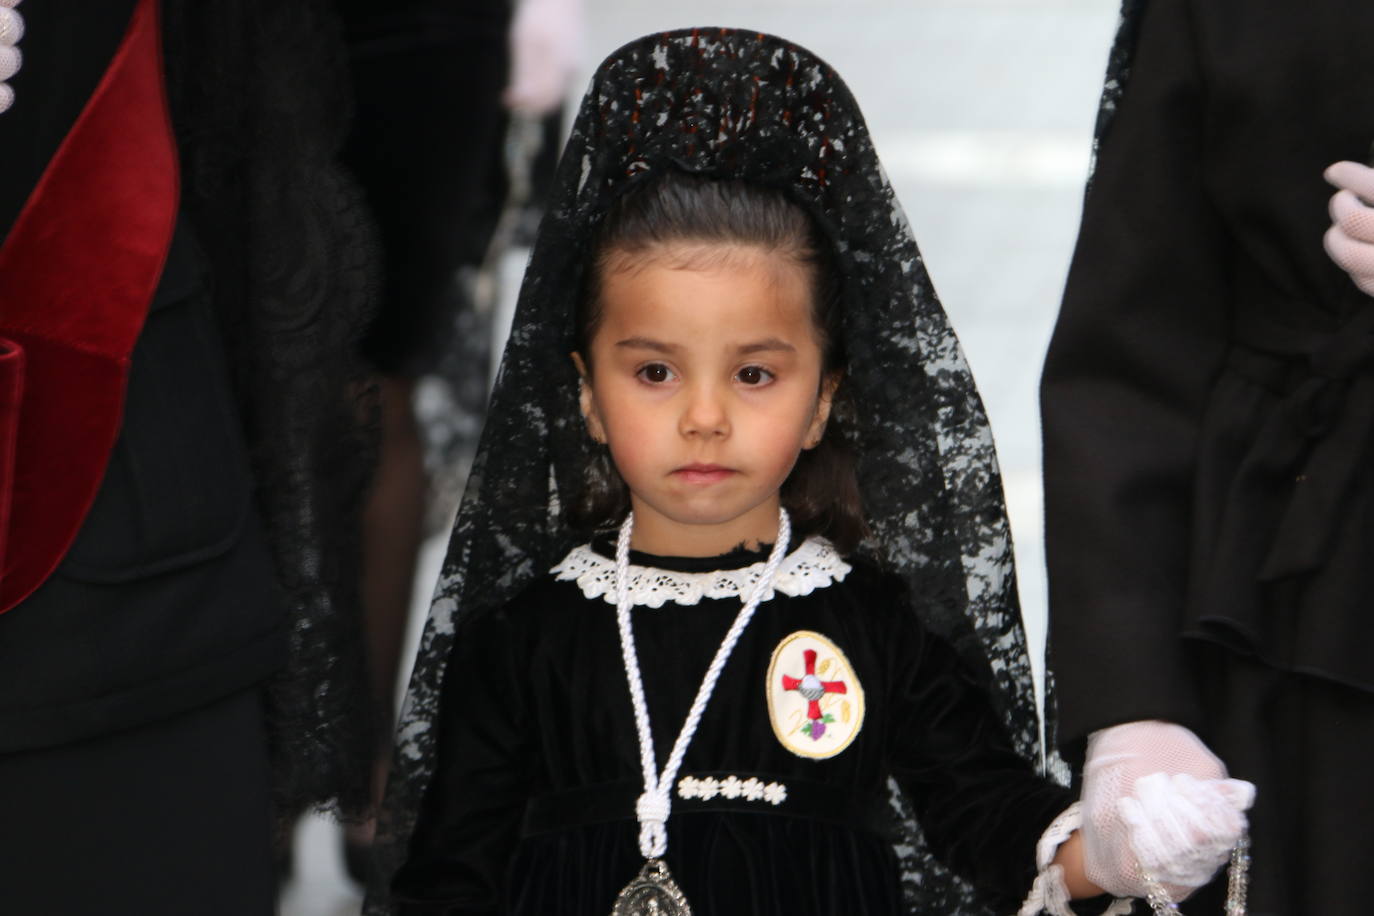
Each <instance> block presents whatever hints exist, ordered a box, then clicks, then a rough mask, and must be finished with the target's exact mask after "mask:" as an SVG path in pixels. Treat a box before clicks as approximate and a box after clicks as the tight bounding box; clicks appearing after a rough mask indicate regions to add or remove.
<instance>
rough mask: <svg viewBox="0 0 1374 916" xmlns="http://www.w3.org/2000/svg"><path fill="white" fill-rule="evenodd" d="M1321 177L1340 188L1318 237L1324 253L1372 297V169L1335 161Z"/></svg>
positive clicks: (1373, 182) (1373, 285) (1352, 163)
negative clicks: (1323, 232)
mask: <svg viewBox="0 0 1374 916" xmlns="http://www.w3.org/2000/svg"><path fill="white" fill-rule="evenodd" d="M1322 177H1324V178H1325V179H1326V180H1327V182H1328V183H1329V184H1331V185H1333V186H1335V187H1337V188H1340V189H1341V190H1339V191H1337V192H1336V193H1335V194H1334V195H1333V196H1332V197H1331V206H1330V211H1331V228H1330V229H1328V230H1326V235H1325V236H1323V238H1322V242H1323V243H1324V244H1325V245H1326V253H1327V254H1328V255H1330V256H1331V260H1333V261H1335V262H1336V263H1337V264H1339V265H1340V266H1341V267H1342V268H1343V269H1344V270H1345V271H1346V272H1347V273H1349V274H1350V279H1352V280H1354V281H1355V285H1356V286H1358V287H1359V288H1360V289H1361V290H1363V291H1364V292H1366V293H1368V294H1369V295H1371V296H1374V206H1370V203H1374V169H1372V168H1370V167H1369V166H1367V165H1360V164H1359V163H1358V162H1337V163H1336V164H1335V165H1333V166H1331V167H1329V168H1328V169H1327V170H1326V171H1325V172H1323V173H1322ZM1366 201H1368V202H1369V203H1366Z"/></svg>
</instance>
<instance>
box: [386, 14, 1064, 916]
mask: <svg viewBox="0 0 1374 916" xmlns="http://www.w3.org/2000/svg"><path fill="white" fill-rule="evenodd" d="M668 168H678V169H683V170H686V171H688V172H693V173H700V174H705V175H710V176H714V177H721V178H739V179H745V180H748V181H751V182H756V183H759V184H763V185H768V186H773V187H777V188H781V189H784V190H785V192H786V193H787V194H789V195H790V196H791V197H792V198H793V199H795V200H796V201H798V202H799V203H800V204H802V205H803V206H804V207H806V208H807V210H809V211H810V212H811V213H812V215H813V216H814V217H815V218H816V219H817V220H818V221H819V223H820V224H821V226H822V227H823V228H824V229H825V230H826V232H827V233H828V234H829V236H830V237H831V238H832V239H833V240H834V245H835V250H836V253H837V256H838V258H839V263H840V272H841V274H842V276H844V277H845V283H846V289H845V301H846V306H845V308H846V314H845V335H846V339H845V345H846V348H847V351H848V359H849V364H848V367H847V375H846V379H845V382H844V385H845V386H847V387H848V389H849V400H850V402H851V403H852V404H854V405H858V406H857V408H856V409H854V410H852V411H851V414H850V415H849V416H847V417H843V418H838V417H837V418H835V419H836V420H837V421H839V422H835V423H833V424H832V428H831V432H830V433H829V434H831V435H835V434H843V435H845V436H847V437H848V439H849V440H850V445H851V446H852V447H853V449H854V451H855V453H856V454H857V455H858V456H859V480H860V487H861V490H862V496H863V501H864V505H865V507H866V512H867V518H868V521H869V523H870V525H871V528H872V532H873V533H872V537H871V538H870V539H869V540H868V541H867V542H866V543H865V545H864V547H863V549H862V552H864V553H866V554H868V555H869V556H870V557H871V558H872V559H874V560H875V561H876V562H878V563H879V564H881V565H882V566H884V567H886V568H888V569H891V570H894V571H896V572H897V573H899V574H900V575H901V576H903V577H904V578H905V579H906V580H907V581H908V583H909V584H910V586H911V593H912V594H913V595H914V596H916V598H915V607H914V608H913V612H914V613H917V614H919V615H921V617H922V619H923V620H924V621H925V622H926V624H927V625H928V626H930V627H931V628H933V629H934V630H936V631H937V632H939V633H941V634H944V635H946V636H947V637H949V638H950V639H951V640H952V641H953V642H954V643H955V645H956V646H957V648H958V649H959V650H960V652H961V653H962V654H963V655H964V656H965V657H967V658H968V659H969V660H971V661H972V663H973V665H974V666H975V668H976V669H977V670H979V671H981V672H985V673H986V677H987V688H988V690H989V692H990V694H991V696H992V698H993V701H994V703H995V705H996V707H997V709H998V710H999V712H1000V713H1001V714H1002V716H1003V717H1004V719H1005V721H1006V724H1007V727H1008V730H1009V732H1010V734H1011V735H1012V738H1013V741H1014V743H1015V746H1016V747H1017V749H1018V750H1019V751H1020V752H1021V753H1023V754H1024V755H1025V756H1026V757H1027V758H1030V759H1038V755H1039V737H1038V727H1037V718H1036V711H1035V701H1034V696H1033V688H1032V683H1031V674H1030V664H1029V661H1028V658H1027V654H1026V648H1025V642H1024V637H1023V633H1022V629H1021V618H1020V613H1019V609H1018V605H1017V599H1016V589H1015V573H1014V569H1013V564H1012V555H1011V542H1010V539H1009V536H1008V532H1007V523H1006V516H1005V511H1004V507H1003V502H1002V487H1001V478H1000V476H999V473H998V469H997V463H996V458H995V455H994V451H993V443H992V435H991V432H990V430H989V428H988V422H987V418H986V416H985V415H984V412H983V407H982V404H981V402H980V400H979V398H978V394H977V391H976V390H975V388H974V384H973V379H972V377H971V376H970V374H969V368H968V365H967V363H966V362H965V361H964V357H963V355H962V353H961V352H960V349H959V345H958V342H957V341H956V340H955V337H954V333H953V331H951V329H950V327H949V323H948V321H947V319H946V317H945V313H944V311H943V310H942V308H941V307H940V303H939V301H938V299H937V298H936V296H935V292H934V290H933V289H932V288H931V284H930V280H929V278H928V277H927V275H926V271H925V267H924V265H923V264H922V261H921V256H920V253H919V252H918V251H917V248H916V243H915V241H914V240H913V238H912V234H911V229H910V227H909V225H908V223H907V220H906V217H905V215H904V214H903V212H902V210H901V208H900V206H899V205H898V204H897V201H896V200H895V198H894V197H893V193H892V188H891V186H890V185H889V183H888V181H887V178H886V176H885V175H884V173H883V169H882V166H881V165H880V163H879V161H878V157H877V155H876V153H875V152H874V149H873V144H872V142H871V140H870V139H869V135H868V130H867V128H866V127H865V125H864V121H863V118H862V115H861V114H860V112H859V108H858V106H857V104H856V103H855V101H854V99H853V97H852V96H851V95H850V93H849V91H848V89H847V88H846V87H845V85H844V83H843V82H841V80H840V78H839V77H838V76H837V75H836V74H835V72H834V71H833V70H831V69H830V67H829V66H827V65H826V64H825V63H823V62H822V61H820V60H819V59H817V58H816V57H815V56H813V55H812V54H811V53H809V52H808V51H806V50H804V49H802V48H799V47H797V46H796V45H793V44H790V43H788V42H786V41H783V40H781V39H778V38H773V37H770V36H767V35H760V34H757V33H751V32H744V31H734V30H727V29H716V28H711V29H706V28H703V29H695V30H689V31H680V32H671V33H667V34H662V35H653V36H648V37H645V38H642V39H640V40H638V41H635V42H632V43H630V44H628V45H626V46H625V47H623V48H621V49H620V50H619V51H617V52H615V53H614V54H612V55H611V56H610V57H609V58H608V59H607V60H606V61H605V62H604V63H603V64H602V65H601V67H600V68H599V69H598V70H597V72H596V75H595V76H594V77H593V80H592V84H591V87H590V89H589V90H588V92H587V94H586V96H585V97H584V99H583V102H582V105H581V110H580V112H579V113H578V116H577V119H576V122H575V124H574V125H573V128H572V134H571V138H570V139H569V141H568V145H567V148H566V149H565V151H564V154H563V158H562V161H561V163H560V165H559V169H558V174H557V178H556V181H555V187H554V191H553V193H552V196H551V198H550V201H549V205H548V210H547V212H546V215H545V217H544V220H543V223H542V224H541V226H540V228H539V233H538V236H537V238H536V241H535V245H534V250H533V255H532V258H531V261H530V264H529V269H528V270H527V272H526V274H525V281H524V286H523V287H522V289H521V291H520V298H519V304H518V306H517V311H516V315H515V320H514V326H513V328H512V330H511V336H510V340H509V343H508V344H507V347H506V352H505V357H504V360H503V362H502V366H501V370H500V374H499V376H498V378H497V382H496V387H495V391H494V393H493V395H492V401H491V408H490V413H489V416H488V419H487V424H486V428H485V430H484V432H483V435H482V440H481V445H480V446H479V450H478V455H477V458H476V462H475V465H474V468H473V473H472V476H471V478H470V480H469V483H468V486H467V492H466V495H465V497H464V499H463V503H462V507H461V509H460V511H459V515H458V520H457V523H456V526H455V528H454V531H453V536H452V540H451V541H450V544H449V551H448V557H447V560H446V562H445V566H444V570H443V575H442V577H441V579H440V582H439V585H438V590H437V592H436V597H435V602H434V606H433V609H432V612H431V615H430V619H429V623H428V625H427V627H426V629H425V632H424V636H423V639H422V642H421V646H420V650H419V657H418V659H417V662H416V667H415V673H414V675H413V678H412V680H411V684H410V692H409V696H408V698H407V702H406V705H405V708H404V710H403V712H402V720H401V723H400V727H399V733H398V739H397V740H398V744H397V749H396V761H395V767H394V770H393V774H392V779H391V785H390V787H389V794H388V801H387V804H386V805H385V812H384V819H383V824H382V840H381V843H380V848H379V862H378V864H379V866H380V868H379V873H378V874H377V875H376V876H375V878H376V881H375V882H374V885H375V886H374V889H373V894H372V896H371V898H370V900H369V903H368V906H367V908H366V912H368V913H371V914H380V913H385V912H387V902H386V899H385V893H384V891H383V890H382V888H384V886H385V882H386V881H387V880H388V879H389V877H390V875H391V873H392V872H393V871H394V869H395V868H396V866H397V864H398V862H399V860H400V858H401V857H403V855H404V850H405V844H406V840H407V837H408V836H409V834H410V831H411V828H412V825H413V823H414V817H415V811H416V808H417V805H418V804H419V803H420V799H421V796H422V793H423V791H424V789H425V786H426V784H427V782H428V780H429V778H430V774H431V772H432V768H433V764H434V759H433V758H434V738H435V733H436V729H435V728H434V727H433V725H434V721H435V718H436V717H437V716H438V715H439V713H440V710H439V694H440V683H441V680H442V677H443V674H444V666H445V663H446V660H447V659H448V656H449V650H450V648H451V647H452V645H453V643H454V640H455V637H456V638H460V639H461V638H462V628H463V623H464V621H466V620H467V619H469V618H470V616H471V615H474V614H480V613H482V612H483V611H484V610H488V609H491V608H494V607H497V606H499V605H501V604H502V603H504V602H505V601H506V600H507V599H509V598H510V597H511V596H512V595H513V594H514V593H515V592H516V591H517V590H519V589H520V588H521V587H522V586H524V585H525V584H526V583H527V582H529V581H530V580H531V579H532V578H533V577H535V576H537V575H540V574H542V573H544V572H545V571H547V570H548V569H549V568H550V567H551V566H552V565H553V564H554V563H555V562H557V560H558V559H560V558H561V557H562V556H563V555H564V553H565V552H566V551H567V550H569V549H570V548H571V547H572V546H574V544H575V543H576V540H577V538H576V536H575V535H574V533H573V532H572V531H571V530H569V528H568V527H567V526H566V524H565V523H564V522H563V521H562V520H561V518H560V514H559V504H560V502H562V501H567V500H569V499H571V498H572V494H575V493H576V492H577V490H578V487H579V480H580V477H579V475H580V473H581V469H582V467H583V466H584V465H585V462H586V460H587V459H588V457H589V448H588V442H587V438H586V435H585V432H584V430H583V425H582V420H581V417H580V415H579V413H578V409H577V379H576V375H575V373H574V369H573V365H572V363H571V361H570V360H569V358H568V354H569V353H570V352H571V350H572V349H573V342H572V341H573V336H572V331H573V328H572V325H573V317H572V313H573V304H574V301H575V298H576V296H577V294H578V290H579V287H580V285H581V279H582V273H583V270H584V266H585V264H586V262H587V249H588V244H589V237H590V236H591V235H592V230H593V228H594V227H595V226H596V224H597V221H598V219H599V218H600V215H601V214H603V213H604V212H605V210H606V208H607V205H608V203H609V202H610V201H611V200H612V198H613V197H615V195H617V194H619V193H621V192H622V191H624V189H625V188H626V187H628V186H630V185H632V184H633V183H634V182H636V181H638V180H641V179H642V178H644V177H645V176H647V175H650V174H652V173H654V172H655V171H658V170H661V169H668ZM627 727H628V726H627ZM893 805H894V813H895V820H896V822H897V826H898V833H899V839H898V841H897V844H896V845H897V851H898V854H899V856H900V857H901V860H902V868H903V874H902V881H903V885H904V888H905V891H906V894H907V897H908V899H909V901H910V904H911V909H912V911H913V912H922V913H946V914H962V913H979V912H983V911H984V910H983V909H982V908H981V906H980V905H979V904H977V903H976V902H975V900H974V896H973V892H972V891H971V890H970V889H969V888H968V887H967V886H965V885H963V884H962V883H960V882H959V881H957V880H956V879H954V878H952V877H951V876H950V874H949V873H948V872H946V871H945V870H944V869H943V868H942V867H941V866H939V865H938V864H937V863H935V862H934V861H933V860H931V859H930V857H929V855H928V853H927V852H926V848H925V845H924V843H923V841H922V840H921V838H920V830H919V827H918V826H917V824H916V823H915V821H914V819H913V818H912V816H911V811H910V808H909V806H907V805H906V804H905V802H904V801H903V800H902V798H901V797H900V794H899V793H897V792H896V791H895V789H894V794H893ZM609 905H610V901H607V906H608V907H609Z"/></svg>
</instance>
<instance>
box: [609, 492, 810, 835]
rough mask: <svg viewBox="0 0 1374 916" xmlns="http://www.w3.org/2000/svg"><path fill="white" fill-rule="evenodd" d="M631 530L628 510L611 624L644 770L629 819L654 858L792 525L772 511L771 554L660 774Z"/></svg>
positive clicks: (784, 512) (782, 511) (618, 544)
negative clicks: (639, 641)
mask: <svg viewBox="0 0 1374 916" xmlns="http://www.w3.org/2000/svg"><path fill="white" fill-rule="evenodd" d="M633 531H634V513H633V512H631V513H630V514H629V515H628V516H626V518H625V522H624V524H622V525H621V526H620V537H619V538H618V539H617V541H616V548H615V564H616V580H615V585H616V622H617V623H618V624H619V627H620V652H621V656H622V657H623V658H624V661H625V679H626V681H627V682H628V683H629V686H630V699H631V700H632V701H633V703H634V709H635V728H636V730H637V731H638V733H639V758H640V763H641V765H642V767H643V769H644V794H642V795H641V796H640V797H639V802H638V804H636V806H635V816H636V817H637V818H638V820H639V851H640V852H641V853H642V854H643V856H644V858H646V859H656V858H659V857H661V856H662V855H663V854H664V853H665V852H667V850H668V829H667V823H668V814H669V812H670V811H671V808H672V801H671V798H672V796H671V794H670V793H671V791H672V786H673V781H674V780H675V779H677V773H678V770H679V769H680V768H681V767H682V760H683V758H684V757H685V756H686V755H687V746H688V745H689V744H691V743H692V737H693V736H694V735H695V734H696V731H697V725H698V724H699V723H700V722H701V716H702V713H703V712H705V711H706V704H707V703H708V702H709V701H710V699H711V694H712V693H713V692H714V691H715V689H716V681H718V680H719V679H720V673H721V671H722V670H724V668H725V662H726V661H727V660H728V659H729V658H730V653H731V652H732V651H734V648H735V643H737V642H739V638H740V635H741V634H743V633H744V628H745V627H747V626H748V625H749V621H750V619H752V618H753V616H754V610H755V609H756V608H757V607H758V606H759V603H760V602H762V601H763V597H764V595H766V594H767V593H768V592H769V590H770V589H771V588H772V585H773V577H774V576H775V575H776V574H777V571H778V566H779V565H780V564H781V563H782V561H783V558H784V557H785V556H787V547H788V543H789V542H790V541H791V540H792V522H791V519H789V518H788V515H787V510H786V509H779V510H778V536H777V539H776V540H775V541H774V543H773V550H772V552H771V553H770V554H769V555H768V562H766V563H765V564H764V566H763V572H762V573H761V574H760V576H759V580H758V582H756V583H755V584H754V587H753V589H752V591H750V593H749V599H748V600H747V601H745V602H744V605H743V606H742V607H741V608H740V611H739V613H738V614H737V615H735V622H734V623H733V624H732V625H731V626H730V630H729V632H727V633H726V634H725V638H724V639H723V640H721V644H720V648H718V649H717V650H716V655H715V658H713V659H711V664H710V666H709V667H707V669H706V675H705V677H703V678H702V681H701V686H700V687H699V688H697V695H696V699H694V700H693V701H692V707H691V709H690V710H689V711H688V713H687V719H686V721H685V722H683V723H682V731H681V732H679V733H678V736H677V741H676V743H674V745H673V750H672V752H671V753H670V754H669V755H668V761H667V763H665V764H664V767H663V773H662V775H660V774H659V773H658V765H657V762H656V761H655V760H654V738H653V729H652V726H651V725H650V723H649V706H648V703H647V702H646V701H645V699H644V681H643V678H642V677H641V676H640V671H639V655H638V653H637V652H636V651H635V638H634V631H633V630H632V629H631V627H630V607H631V601H630V595H629V582H630V535H631V533H632V532H633Z"/></svg>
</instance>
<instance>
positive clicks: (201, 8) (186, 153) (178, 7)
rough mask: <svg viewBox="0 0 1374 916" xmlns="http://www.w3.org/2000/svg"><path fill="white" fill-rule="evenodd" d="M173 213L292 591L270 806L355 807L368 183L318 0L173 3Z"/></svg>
mask: <svg viewBox="0 0 1374 916" xmlns="http://www.w3.org/2000/svg"><path fill="white" fill-rule="evenodd" d="M163 9H164V22H165V32H166V36H167V41H166V50H167V65H168V73H169V79H168V88H169V95H170V102H171V105H172V111H173V116H174V117H173V120H174V123H175V125H176V128H177V141H178V145H179V148H180V154H181V161H182V202H183V207H184V208H185V210H186V212H187V213H188V214H189V215H190V217H191V218H192V219H193V220H194V222H195V225H196V228H197V230H198V233H199V236H200V238H201V239H202V241H203V242H204V246H205V250H206V253H207V255H208V256H209V258H210V259H211V262H212V263H213V265H214V276H215V280H216V283H215V308H216V312H217V313H218V315H219V317H220V319H221V323H222V325H223V330H224V333H225V339H226V342H227V344H228V350H229V354H230V357H231V360H230V362H231V369H232V371H233V374H234V378H233V382H234V386H235V393H236V401H237V403H238V406H239V409H240V411H241V414H242V418H243V422H244V426H245V434H246V438H247V441H248V443H249V448H250V452H251V458H252V462H253V473H254V480H255V483H256V494H255V495H256V499H257V505H258V508H259V511H260V512H261V513H262V516H263V519H264V521H265V522H266V525H267V532H268V537H269V541H270V543H271V547H272V556H273V561H274V564H275V571H276V578H277V582H278V583H279V585H280V590H281V596H282V601H283V603H284V604H285V609H286V617H287V626H288V628H289V630H288V641H289V653H290V655H289V662H288V664H287V666H286V668H285V669H284V670H283V671H281V672H280V673H278V674H277V675H275V676H274V677H273V678H272V679H271V681H270V682H269V685H268V701H267V718H268V728H269V732H270V747H271V753H272V761H273V770H274V777H275V778H274V783H273V788H274V800H275V802H276V807H277V811H278V813H279V814H280V815H281V816H283V817H285V816H288V815H291V814H294V813H296V812H298V811H300V810H302V809H306V808H334V809H336V810H337V811H339V812H341V813H343V814H345V815H361V814H362V813H363V812H364V810H365V809H366V807H367V805H368V777H369V770H370V762H371V757H372V748H373V747H374V744H373V743H372V739H371V735H370V734H369V724H368V722H367V721H366V716H365V715H363V714H360V712H359V711H360V710H366V709H368V708H369V701H368V699H367V697H368V692H367V679H366V673H365V670H364V662H363V647H362V636H361V634H362V620H361V610H360V601H359V597H358V582H357V568H358V553H359V551H358V541H359V532H360V528H361V521H360V514H361V505H362V497H363V493H364V490H365V487H366V485H367V481H368V475H369V474H370V471H371V458H372V452H373V441H374V435H373V434H374V432H375V416H374V415H375V406H374V404H375V397H374V395H373V393H372V392H371V391H370V389H369V386H368V385H367V384H366V383H365V381H364V378H365V376H364V367H363V364H362V362H361V358H360V357H359V355H358V344H357V342H358V340H359V338H360V337H361V336H362V331H363V328H364V327H366V324H367V321H368V319H369V317H370V314H369V310H370V309H371V308H372V306H373V299H374V296H375V288H376V267H375V261H376V253H375V244H374V242H373V237H372V229H371V225H370V223H369V222H368V217H367V216H366V214H365V211H364V207H363V202H362V197H361V194H360V192H359V190H358V189H357V188H356V187H355V185H354V184H353V182H352V181H351V180H350V178H349V176H347V175H346V174H345V173H344V172H343V171H342V170H341V168H340V167H339V165H338V159H337V157H338V151H339V148H340V147H341V146H342V143H343V139H344V132H345V130H346V127H347V124H348V117H349V102H348V95H347V85H348V84H347V73H346V71H345V70H344V68H343V65H344V60H345V58H344V46H343V42H342V36H341V34H340V32H339V30H338V25H337V23H336V22H335V21H334V19H333V11H332V9H331V8H330V7H329V6H328V4H327V2H326V0H295V2H291V3H280V2H278V0H236V2H231V3H204V2H201V0H166V2H165V3H164V7H163Z"/></svg>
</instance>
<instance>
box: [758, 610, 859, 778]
mask: <svg viewBox="0 0 1374 916" xmlns="http://www.w3.org/2000/svg"><path fill="white" fill-rule="evenodd" d="M767 702H768V717H769V719H770V720H771V721H772V723H773V733H774V734H775V735H777V736H778V740H779V741H781V742H782V746H783V747H785V748H787V749H788V750H789V751H791V752H792V753H794V754H796V755H797V756H799V757H812V758H816V759H824V758H826V757H834V756H835V755H836V754H838V753H840V751H843V750H844V749H845V748H847V747H849V744H850V742H852V741H853V740H854V738H855V736H856V735H858V734H859V729H860V728H862V727H863V722H864V691H863V687H862V686H861V685H860V684H859V678H858V676H857V675H855V673H854V668H853V666H852V665H850V664H849V659H847V658H845V656H844V653H843V652H841V651H840V648H839V647H838V646H836V645H835V644H834V643H833V642H831V641H830V640H829V639H826V638H825V637H824V636H822V635H821V634H820V633H814V632H812V631H811V630H799V631H797V632H796V633H793V634H791V635H790V636H786V637H784V638H783V640H782V642H780V643H778V647H777V648H776V649H774V650H773V660H772V661H771V662H770V663H769V665H768V687H767Z"/></svg>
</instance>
